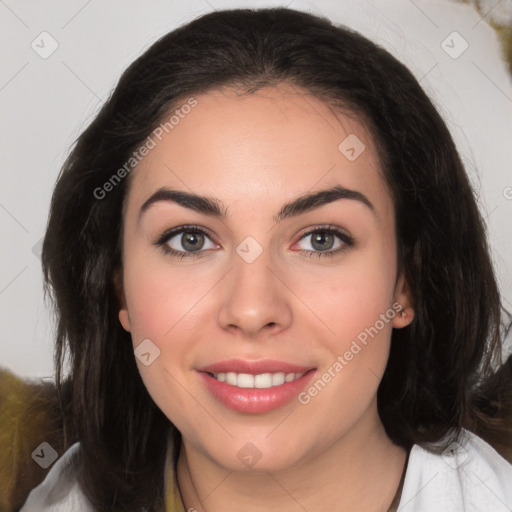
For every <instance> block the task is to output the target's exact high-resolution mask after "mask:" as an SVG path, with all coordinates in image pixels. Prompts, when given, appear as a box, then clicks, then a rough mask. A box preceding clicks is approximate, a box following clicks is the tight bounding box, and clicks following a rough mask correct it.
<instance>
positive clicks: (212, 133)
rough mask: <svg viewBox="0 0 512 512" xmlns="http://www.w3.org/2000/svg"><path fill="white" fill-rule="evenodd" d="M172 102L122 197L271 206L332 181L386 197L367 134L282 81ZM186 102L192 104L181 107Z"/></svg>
mask: <svg viewBox="0 0 512 512" xmlns="http://www.w3.org/2000/svg"><path fill="white" fill-rule="evenodd" d="M194 100H195V106H193V107H192V108H188V107H187V108H183V109H180V105H185V104H187V99H184V100H183V101H182V103H178V104H177V105H176V107H175V108H174V109H173V110H172V112H170V113H169V115H168V116H167V117H166V118H164V120H163V123H165V122H166V121H169V120H170V119H171V117H172V123H168V124H167V125H165V124H162V125H161V126H162V128H163V129H160V130H159V132H158V133H159V136H158V137H157V136H155V134H154V133H155V132H153V134H152V135H151V136H150V137H151V138H152V140H153V142H154V147H153V148H152V149H151V150H150V151H149V153H148V154H147V156H145V157H144V158H143V159H142V161H141V162H140V163H139V164H138V166H137V167H136V168H135V170H134V171H132V176H131V186H130V192H129V198H128V207H129V208H130V204H131V205H132V206H133V205H137V204H138V205H140V204H142V203H143V202H144V200H145V199H147V197H148V195H149V194H151V193H152V192H154V191H155V190H157V189H158V188H161V187H173V188H179V189H184V190H189V191H193V192H195V193H198V194H204V195H210V196H211V195H213V196H216V197H219V198H221V199H222V201H223V202H224V203H225V204H231V203H236V202H237V201H239V200H240V199H241V198H243V199H244V200H245V199H248V200H250V201H252V202H254V204H259V205H261V204H263V203H262V202H265V203H266V204H268V203H269V202H271V201H272V200H274V199H275V201H276V203H275V204H276V208H275V209H276V210H277V208H278V206H280V205H281V204H282V202H283V201H284V200H286V199H290V198H293V197H295V196H298V195H300V194H303V193H304V192H305V191H310V190H315V189H317V188H318V189H322V188H327V187H328V186H333V185H336V184H339V185H341V186H344V187H347V188H351V189H355V190H359V191H361V192H364V193H365V194H366V195H369V196H372V197H373V199H372V202H373V203H374V204H375V205H376V207H377V208H379V203H382V204H381V207H382V208H385V207H389V202H390V197H389V194H388V193H387V190H386V189H387V187H386V186H385V184H384V181H383V178H382V172H381V169H380V164H379V158H378V155H377V152H376V148H375V145H374V142H373V140H372V137H371V134H370V132H369V130H368V129H367V128H366V126H365V125H364V123H363V122H362V121H361V120H359V119H358V118H357V116H355V115H347V114H346V113H345V114H344V113H340V112H338V111H334V110H333V109H332V108H331V107H330V106H329V105H327V104H326V103H324V102H323V101H321V100H319V99H318V98H316V97H315V96H313V95H312V94H311V93H308V92H307V91H304V90H303V89H300V88H298V87H296V86H293V85H289V84H279V85H277V86H275V87H265V88H262V89H260V90H259V91H257V92H255V93H251V94H243V93H242V92H240V91H236V90H232V89H230V90H228V89H224V90H215V91H211V92H208V93H205V94H200V95H197V96H194ZM188 104H193V103H190V101H189V102H188Z"/></svg>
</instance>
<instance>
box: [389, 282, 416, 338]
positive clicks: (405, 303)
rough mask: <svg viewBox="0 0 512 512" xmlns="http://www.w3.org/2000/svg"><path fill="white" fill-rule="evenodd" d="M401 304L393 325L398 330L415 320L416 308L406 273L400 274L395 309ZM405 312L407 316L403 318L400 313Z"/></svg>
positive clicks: (396, 288)
mask: <svg viewBox="0 0 512 512" xmlns="http://www.w3.org/2000/svg"><path fill="white" fill-rule="evenodd" d="M397 303H398V304H400V306H401V309H399V310H398V311H397V314H396V315H395V317H394V318H393V322H392V325H393V327H395V328H396V329H401V328H402V327H406V326H407V325H409V324H410V323H411V322H412V320H413V318H414V307H413V303H412V293H411V290H410V288H409V284H408V283H407V281H406V279H405V276H404V273H403V272H400V276H399V277H398V281H397V283H396V287H395V299H394V302H393V308H395V306H394V305H395V304H397ZM401 311H403V312H404V313H405V316H401V315H400V314H399V313H400V312H401Z"/></svg>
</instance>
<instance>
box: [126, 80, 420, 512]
mask: <svg viewBox="0 0 512 512" xmlns="http://www.w3.org/2000/svg"><path fill="white" fill-rule="evenodd" d="M196 99H197V102H198V103H197V106H196V107H195V108H193V109H192V110H191V112H190V113H189V114H187V115H186V116H184V118H183V119H180V122H179V124H178V125H177V126H175V127H174V129H173V130H172V131H170V132H169V133H168V134H166V135H165V136H164V137H163V138H162V141H161V142H159V143H158V145H157V146H156V147H155V148H154V149H152V150H151V151H150V153H149V154H148V155H147V156H146V157H145V158H144V159H143V160H142V161H141V163H140V164H139V165H138V167H137V169H136V170H135V171H133V174H132V175H131V177H130V180H131V183H130V188H129V192H128V196H127V201H126V203H125V212H124V239H123V251H124V254H123V272H122V284H121V288H122V290H121V293H120V295H121V300H122V306H121V309H120V311H119V319H120V322H121V323H122V325H123V327H124V328H125V329H126V330H127V331H129V332H131V335H132V339H133V345H134V348H135V347H137V346H138V345H139V343H141V341H142V340H144V339H147V338H149V339H150V340H151V341H152V342H153V343H154V344H155V345H156V346H157V347H158V348H159V349H160V351H161V353H160V356H159V357H158V358H157V359H155V361H154V362H153V363H152V364H151V365H149V366H144V365H143V364H141V362H140V361H138V360H137V364H138V367H139V371H140V374H141V376H142V379H143V381H144V383H145V385H146V387H147V389H148V392H149V393H150V395H151V396H152V398H153V400H154V401H155V402H156V404H157V405H158V406H159V407H160V408H161V410H162V411H163V412H164V413H165V414H166V416H167V417H168V418H169V419H170V420H171V421H172V422H173V423H174V425H176V427H177V428H178V429H179V430H180V432H181V434H182V448H181V452H180V457H179V461H178V482H179V486H180V491H181V495H182V499H183V500H184V504H185V508H186V509H189V508H191V507H194V508H195V509H197V510H208V511H209V512H215V511H220V510H222V511H223V512H229V511H235V510H237V511H238V510H246V511H262V510H265V511H273V510H279V511H281V512H282V511H303V510H304V509H305V510H315V511H327V510H329V511H332V510H337V511H353V510H358V511H362V512H365V511H385V510H387V508H388V507H389V504H390V503H391V501H392V499H393V496H394V495H395V492H396V490H397V487H398V484H399V481H400V477H401V474H402V470H403V468H404V463H405V457H406V453H405V451H404V450H403V449H402V448H400V447H397V446H395V445H394V444H393V443H392V442H391V441H390V439H389V438H388V437H387V435H386V433H385V431H384V427H383V425H382V423H381V421H380V418H379V416H378V413H377V402H376V393H377V388H378V385H379V383H380V380H381V377H382V375H383V373H384V370H385V368H386V364H387V359H388V354H389V348H390V337H391V332H392V328H397V329H399V328H403V327H405V326H406V325H408V324H409V323H410V322H411V320H412V319H413V316H414V311H413V309H412V307H411V298H410V292H409V289H408V287H407V283H406V282H405V281H404V279H403V276H401V275H397V264H396V257H397V254H396V234H395V223H394V207H393V202H392V199H391V196H390V193H389V191H388V188H387V187H386V184H385V183H384V181H383V178H382V176H381V169H380V164H379V159H378V155H377V152H376V149H375V146H374V143H373V141H372V137H371V134H370V133H369V132H368V130H367V129H366V128H365V126H364V124H362V123H361V122H360V121H359V120H358V119H356V118H355V116H350V117H347V116H346V115H343V114H341V113H339V112H338V113H335V112H333V111H332V109H330V108H329V107H328V106H327V105H326V104H325V103H323V102H322V101H320V100H318V99H316V98H314V97H312V96H311V95H310V94H308V93H307V92H305V91H303V90H301V89H298V88H297V87H294V86H292V85H289V84H285V83H282V84H279V85H278V86H276V87H272V88H270V87H266V88H264V89H261V90H259V91H258V92H257V93H253V94H250V95H241V94H240V93H235V92H233V91H228V90H223V91H220V90H218V91H213V92H210V93H208V94H202V95H198V96H196ZM349 134H355V135H356V136H357V137H358V138H359V139H360V140H361V141H363V143H364V144H365V146H366V149H365V150H364V151H363V153H362V154H361V155H360V156H359V157H358V158H357V159H356V160H354V161H349V160H348V159H347V158H346V157H345V155H344V154H343V153H342V152H341V151H340V150H339V149H338V146H339V144H340V142H341V141H343V140H344V139H345V138H346V137H347V135H349ZM334 185H341V186H343V187H346V188H349V189H353V190H356V191H359V192H361V193H362V194H364V195H365V196H366V197H367V198H368V199H369V201H371V203H372V204H373V206H374V212H372V210H371V209H370V208H368V207H367V206H365V205H364V204H363V203H362V202H360V201H356V200H351V199H342V200H337V201H334V202H331V203H329V204H327V205H323V206H321V207H320V208H317V209H314V210H312V211H309V212H307V213H303V214H301V215H299V216H297V217H291V218H289V219H286V220H284V221H282V222H281V223H278V224H276V223H275V222H274V220H273V216H274V215H275V214H276V213H277V212H278V211H279V209H280V208H281V207H282V206H283V204H285V203H286V202H289V201H291V200H292V199H294V198H296V197H298V196H300V195H302V194H305V193H307V192H313V191H317V190H322V189H325V188H330V187H332V186H334ZM160 187H168V188H176V189H179V190H184V191H188V192H194V193H196V194H201V195H207V196H210V197H216V198H218V200H219V201H221V202H222V204H223V205H225V207H226V208H227V210H228V215H227V217H226V218H225V219H224V220H220V219H217V218H213V217H210V216H207V215H204V214H201V213H197V212H194V211H192V210H189V209H187V208H184V207H182V206H179V205H177V204H176V203H173V202H158V203H155V204H153V205H152V206H151V207H150V208H148V209H147V211H146V212H145V213H144V214H143V215H142V216H141V217H140V219H139V218H138V216H139V210H140V208H141V206H142V204H143V203H144V202H145V201H146V200H147V199H148V198H149V197H150V196H151V195H152V194H153V193H154V192H155V191H156V190H158V189H159V188H160ZM187 224H195V225H199V226H201V227H203V228H206V229H207V230H209V231H210V232H211V234H212V237H211V239H208V238H205V239H204V245H203V249H201V250H202V251H203V252H202V257H200V258H197V259H192V258H188V259H187V258H184V259H177V258H173V257H172V256H169V255H167V254H165V253H164V251H163V249H162V247H157V246H155V245H154V244H153V242H154V241H155V240H156V239H158V237H159V236H160V235H161V234H162V233H163V232H164V231H165V230H167V229H169V228H173V227H178V226H182V225H187ZM326 224H330V225H335V226H337V227H339V228H342V229H343V230H345V231H347V232H348V233H350V235H351V236H352V237H353V238H354V239H355V244H354V245H353V246H352V247H347V249H346V250H345V251H343V252H341V253H338V254H337V255H335V256H333V257H332V258H329V257H324V258H315V257H313V258H310V257H308V255H307V254H305V251H307V250H309V251H315V250H316V252H321V250H318V249H315V246H313V245H312V239H313V236H311V235H310V236H306V237H305V238H302V240H301V237H302V236H303V234H304V232H305V231H306V230H307V228H312V227H316V226H320V227H322V226H325V225H326ZM320 231H321V230H320ZM247 236H251V237H253V238H254V239H255V240H256V241H257V242H258V243H259V244H260V246H261V247H262V249H263V252H262V253H261V255H260V256H259V257H258V258H257V259H256V260H255V261H254V262H252V263H247V262H246V261H244V259H242V258H241V257H240V256H239V255H238V254H237V252H236V248H237V246H238V245H239V244H240V243H241V242H242V240H244V239H245V238H246V237H247ZM181 239H182V235H181V234H178V235H176V236H174V238H173V239H172V240H173V241H172V242H171V241H169V242H168V244H172V247H174V248H175V249H177V250H181V251H185V250H186V248H184V247H183V245H182V244H181V243H180V241H181ZM340 245H343V242H342V241H341V240H339V239H338V238H337V237H336V238H335V239H334V242H333V245H332V246H330V247H328V244H327V245H326V247H327V249H328V250H333V249H335V248H337V247H338V246H340ZM189 252H190V251H189ZM395 302H399V303H400V304H401V305H402V306H403V307H404V309H405V310H406V312H407V313H408V315H407V317H406V318H401V317H399V316H398V315H396V316H395V317H394V318H393V319H392V320H391V321H390V322H389V323H386V324H385V326H384V328H382V329H381V330H380V331H379V332H378V334H377V335H376V336H375V337H374V338H373V339H372V338H370V341H369V342H368V344H367V345H366V346H365V347H364V348H363V349H362V350H361V351H360V352H359V353H358V354H357V355H356V356H355V357H354V358H353V359H352V360H351V361H350V362H348V364H347V365H346V366H344V368H343V370H342V371H341V372H339V373H337V374H336V377H335V378H333V379H332V380H331V382H329V383H328V385H326V386H325V388H324V389H323V390H322V391H321V392H320V393H318V394H317V396H315V397H313V398H312V399H311V401H310V402H309V403H308V404H307V405H302V404H300V403H298V401H297V400H292V401H291V402H290V403H289V404H287V405H285V406H283V407H281V408H279V409H277V410H274V411H271V412H268V413H264V414H245V413H240V412H235V411H232V410H230V409H228V408H226V407H225V406H224V405H223V404H222V403H220V402H219V401H217V399H215V398H214V397H213V396H212V395H211V394H210V393H209V391H208V390H207V389H206V388H205V386H204V384H203V382H202V380H201V379H200V378H199V377H198V374H197V372H196V369H197V368H199V367H201V366H204V365H206V364H209V363H213V362H217V361H221V360H224V359H228V358H232V357H238V358H241V359H247V360H259V359H267V358H268V359H278V360H284V361H289V362H292V363H296V364H300V365H305V366H311V367H316V368H318V370H317V375H318V376H321V375H322V373H323V372H324V371H325V370H327V369H328V368H329V367H332V365H333V362H334V361H336V359H337V357H338V355H340V354H344V353H345V352H346V351H347V350H348V349H349V348H350V345H351V343H352V341H353V340H355V339H357V336H358V334H360V333H361V332H362V331H364V329H365V328H368V327H370V326H373V325H374V324H375V322H376V320H378V319H379V315H381V314H383V313H385V312H386V310H388V309H389V308H391V306H392V304H393V303H395ZM248 442H251V443H253V444H254V445H255V446H256V447H257V449H258V450H259V452H260V453H261V459H260V460H259V461H258V462H257V464H256V465H254V466H253V467H252V468H249V467H247V466H245V465H244V464H243V463H242V462H241V461H240V459H239V458H238V457H237V453H238V451H239V450H240V449H241V448H242V447H244V446H245V445H246V443H248Z"/></svg>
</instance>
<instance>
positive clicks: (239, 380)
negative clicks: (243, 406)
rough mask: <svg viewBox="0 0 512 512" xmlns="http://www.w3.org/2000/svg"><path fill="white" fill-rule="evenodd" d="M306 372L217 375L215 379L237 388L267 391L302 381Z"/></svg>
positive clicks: (229, 373) (214, 375)
mask: <svg viewBox="0 0 512 512" xmlns="http://www.w3.org/2000/svg"><path fill="white" fill-rule="evenodd" d="M305 373H306V372H302V373H286V374H285V373H284V372H277V373H260V374H258V375H251V374H249V373H235V372H227V373H215V374H213V377H215V378H216V379H217V380H218V381H220V382H226V383H227V384H230V385H231V386H237V387H239V388H256V389H265V388H272V387H274V386H281V385H282V384H284V383H285V382H292V381H294V380H297V379H300V378H301V377H302V376H303V375H304V374H305Z"/></svg>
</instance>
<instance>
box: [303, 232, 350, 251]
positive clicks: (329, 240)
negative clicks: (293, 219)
mask: <svg viewBox="0 0 512 512" xmlns="http://www.w3.org/2000/svg"><path fill="white" fill-rule="evenodd" d="M308 237H311V241H310V242H309V243H308V244H306V245H309V246H310V247H312V249H309V248H303V249H302V250H303V251H304V252H305V253H306V254H307V255H308V256H309V257H319V258H321V257H325V256H335V255H336V254H339V253H341V252H343V251H346V250H347V249H349V248H350V247H352V246H353V245H354V239H353V238H352V237H351V236H350V235H349V234H348V233H346V232H345V231H343V230H341V229H340V228H337V227H336V226H327V227H316V228H314V229H311V230H309V231H308V232H307V233H305V234H304V235H302V237H301V238H300V240H299V242H302V241H303V240H307V238H308ZM336 239H338V241H336Z"/></svg>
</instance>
